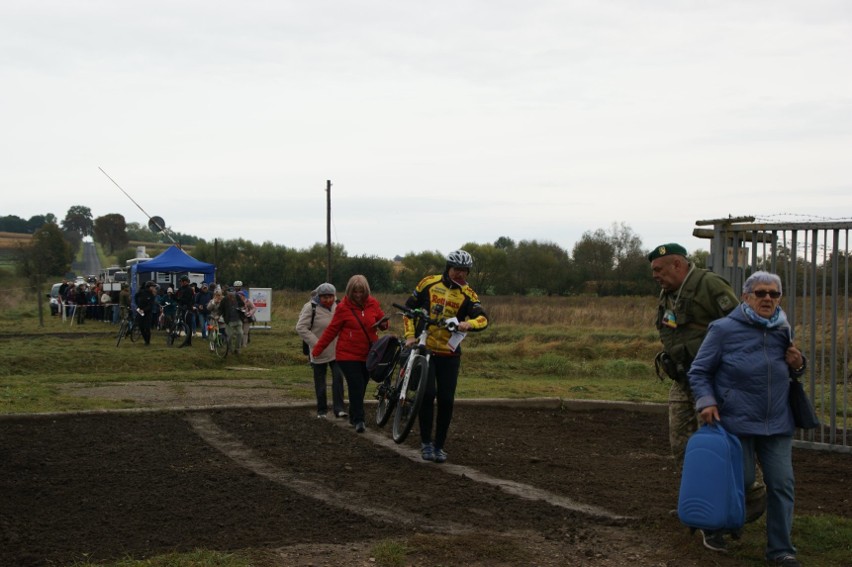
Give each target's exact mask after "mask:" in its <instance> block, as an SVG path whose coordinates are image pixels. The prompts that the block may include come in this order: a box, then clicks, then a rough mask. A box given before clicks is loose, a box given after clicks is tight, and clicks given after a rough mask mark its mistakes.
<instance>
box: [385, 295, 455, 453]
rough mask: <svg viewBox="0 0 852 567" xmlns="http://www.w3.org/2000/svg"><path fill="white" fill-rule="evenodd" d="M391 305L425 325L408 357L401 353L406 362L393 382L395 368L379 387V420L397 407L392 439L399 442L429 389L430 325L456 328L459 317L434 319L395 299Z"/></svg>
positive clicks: (401, 365)
mask: <svg viewBox="0 0 852 567" xmlns="http://www.w3.org/2000/svg"><path fill="white" fill-rule="evenodd" d="M392 305H393V306H394V307H396V308H397V309H399V310H400V311H402V315H404V316H406V317H409V318H411V319H414V320H415V323H416V325H417V326H419V327H422V330H421V331H420V335H419V336H418V338H417V344H415V345H414V346H412V347H411V349H410V351H409V353H408V355H407V356H406V357H403V356H400V360H401V361H402V360H404V362H400V366H399V371H398V372H396V378H395V380H394V382H393V384H391V378H392V376H393V375H394V372H391V373H389V375H388V376H387V377H386V378H385V380H384V381H383V382H382V383H381V384H379V386H378V388H377V390H376V398H377V399H378V401H379V404H378V408H377V409H376V424H377V425H379V426H383V425H385V424H386V423H387V422H388V420H389V419H390V416H391V414H392V413H393V412H394V410H396V413H393V440H394V441H395V442H396V443H402V442H403V441H405V439H406V438H407V437H408V434H409V433H410V432H411V428H412V427H413V426H414V420H415V419H417V416H418V414H419V413H420V406H422V405H423V399H424V398H425V397H426V390H427V389H428V388H429V385H430V384H429V382H430V380H432V378H431V377H430V375H429V361H430V360H431V358H432V351H430V350H429V349H427V348H426V339H428V338H429V328H430V327H439V328H440V327H445V328H447V329H448V330H449V331H450V332H453V331H455V330H456V329H457V328H458V321H456V320H455V319H452V320H447V319H433V318H431V317H429V315H428V313H427V312H426V311H424V310H422V309H419V308H418V309H409V308H408V307H405V306H404V305H398V304H396V303H393V304H392Z"/></svg>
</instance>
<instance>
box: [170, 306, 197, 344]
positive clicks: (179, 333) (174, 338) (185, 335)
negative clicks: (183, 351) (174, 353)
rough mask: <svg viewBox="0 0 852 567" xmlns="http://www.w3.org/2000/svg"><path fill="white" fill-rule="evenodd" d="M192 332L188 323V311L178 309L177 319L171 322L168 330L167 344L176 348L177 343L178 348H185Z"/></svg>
mask: <svg viewBox="0 0 852 567" xmlns="http://www.w3.org/2000/svg"><path fill="white" fill-rule="evenodd" d="M190 332H191V331H190V328H189V325H188V324H187V323H186V309H184V308H182V307H178V310H177V313H175V318H174V319H173V320H172V321H170V322H169V325H168V328H167V334H166V344H167V345H169V346H174V344H175V343H177V344H178V346H183V345H185V344H186V343H187V342H188V341H189V339H190V335H189V334H190Z"/></svg>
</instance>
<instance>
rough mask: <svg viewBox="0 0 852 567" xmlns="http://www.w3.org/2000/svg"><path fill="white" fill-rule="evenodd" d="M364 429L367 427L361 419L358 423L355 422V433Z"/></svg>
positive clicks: (362, 431)
mask: <svg viewBox="0 0 852 567" xmlns="http://www.w3.org/2000/svg"><path fill="white" fill-rule="evenodd" d="M366 429H367V426H366V425H364V422H363V421H359V422H358V423H356V424H355V433H364V431H365V430H366Z"/></svg>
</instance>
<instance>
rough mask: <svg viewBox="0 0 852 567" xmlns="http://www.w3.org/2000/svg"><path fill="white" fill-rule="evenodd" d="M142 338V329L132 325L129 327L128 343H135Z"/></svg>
mask: <svg viewBox="0 0 852 567" xmlns="http://www.w3.org/2000/svg"><path fill="white" fill-rule="evenodd" d="M141 338H142V329H141V328H139V325H138V324H136V323H134V324H133V325H131V326H130V341H131V342H134V343H135V342H136V341H138V340H139V339H141Z"/></svg>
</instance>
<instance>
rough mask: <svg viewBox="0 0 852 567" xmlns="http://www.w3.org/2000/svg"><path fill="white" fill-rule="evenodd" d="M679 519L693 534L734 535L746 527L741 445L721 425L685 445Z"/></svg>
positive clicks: (706, 427) (703, 431)
mask: <svg viewBox="0 0 852 567" xmlns="http://www.w3.org/2000/svg"><path fill="white" fill-rule="evenodd" d="M677 515H678V517H679V518H680V521H681V522H682V523H683V524H684V525H686V526H689V527H690V528H692V529H693V530H695V529H702V530H730V531H732V532H735V531H737V530H740V529H741V528H742V527H743V525H744V524H745V488H744V486H743V451H742V445H741V444H740V440H739V439H738V438H737V436H736V435H732V434H730V433H728V432H727V431H725V429H724V428H723V427H722V426H721V425H719V424H718V423H714V424H712V425H704V426H703V427H701V428H699V430H698V431H696V432H695V433H694V434H693V435H692V437H690V438H689V441H688V442H687V444H686V453H685V455H684V461H683V475H682V477H681V481H680V494H679V496H678V503H677Z"/></svg>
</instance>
